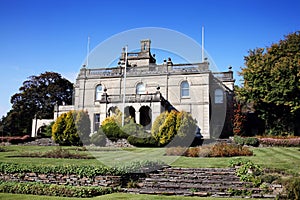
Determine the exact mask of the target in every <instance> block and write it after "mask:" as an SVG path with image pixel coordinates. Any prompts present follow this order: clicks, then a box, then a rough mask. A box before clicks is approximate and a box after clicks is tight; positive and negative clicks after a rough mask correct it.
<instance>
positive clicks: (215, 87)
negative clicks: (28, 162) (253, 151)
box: [33, 40, 234, 138]
mask: <svg viewBox="0 0 300 200" xmlns="http://www.w3.org/2000/svg"><path fill="white" fill-rule="evenodd" d="M150 44H151V41H150V40H142V41H141V49H140V52H135V53H131V52H129V53H127V59H126V55H125V54H126V53H125V51H123V52H122V53H121V56H120V60H119V63H118V66H116V67H113V68H98V69H89V68H86V67H85V66H83V67H82V68H81V69H80V72H79V74H78V77H77V79H76V83H75V86H74V91H75V92H74V105H73V106H71V107H70V106H69V108H68V109H75V110H87V111H88V114H89V116H90V120H91V130H92V132H95V131H97V130H98V128H99V125H100V124H101V122H102V121H103V120H104V119H105V118H106V117H107V116H109V115H110V114H111V112H112V111H113V110H114V108H116V107H117V108H119V109H120V110H121V111H123V110H124V104H123V100H124V99H123V97H124V96H123V94H124V91H125V90H126V91H125V114H126V115H127V116H128V115H130V116H132V117H133V118H134V119H135V121H136V122H137V123H139V124H142V125H143V126H144V127H145V129H150V128H151V125H152V123H153V121H154V120H155V118H156V117H157V116H158V115H159V114H160V113H162V112H164V111H165V110H171V109H176V110H178V111H181V110H184V111H187V112H189V113H191V114H192V116H193V117H194V118H195V119H196V120H197V122H198V126H199V128H200V129H201V134H202V136H203V137H204V138H216V137H219V136H220V134H221V132H222V131H223V134H226V131H228V130H227V129H228V127H230V124H228V123H229V121H230V120H229V119H230V113H232V112H231V109H232V107H231V106H230V105H231V101H232V96H233V88H234V79H233V72H232V71H231V70H230V69H229V71H227V72H217V73H214V72H212V71H210V70H209V63H208V62H203V63H184V64H175V63H172V60H171V58H169V59H168V60H167V61H166V60H165V61H164V62H163V64H160V65H159V64H156V59H155V57H154V56H153V55H152V54H151V48H150ZM125 60H127V63H126V64H127V65H126V68H125ZM125 69H126V75H125ZM125 76H126V79H125ZM124 81H125V82H126V83H125V86H126V87H124ZM124 88H126V89H125V90H124ZM65 108H66V107H65V106H59V110H57V109H55V113H54V118H56V117H57V116H58V115H59V114H61V113H62V112H66V111H67V110H68V109H65ZM57 112H58V113H57ZM126 115H125V116H126ZM33 124H34V123H33ZM229 129H230V128H229ZM33 130H35V129H34V128H33Z"/></svg>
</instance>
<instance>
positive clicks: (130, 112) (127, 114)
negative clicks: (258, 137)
mask: <svg viewBox="0 0 300 200" xmlns="http://www.w3.org/2000/svg"><path fill="white" fill-rule="evenodd" d="M127 117H130V118H132V119H133V121H134V122H135V109H134V107H132V106H127V107H125V118H127Z"/></svg>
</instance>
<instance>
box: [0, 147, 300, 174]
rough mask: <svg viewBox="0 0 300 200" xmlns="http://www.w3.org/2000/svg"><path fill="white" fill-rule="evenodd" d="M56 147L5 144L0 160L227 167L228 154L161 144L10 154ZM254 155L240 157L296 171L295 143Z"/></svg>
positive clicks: (299, 154)
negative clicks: (193, 153) (52, 154)
mask: <svg viewBox="0 0 300 200" xmlns="http://www.w3.org/2000/svg"><path fill="white" fill-rule="evenodd" d="M55 148H58V147H51V146H50V147H40V146H14V145H12V146H6V147H5V149H7V150H8V151H7V152H0V160H1V161H2V162H10V163H32V164H40V165H63V164H74V165H94V166H97V165H108V166H114V165H120V164H128V163H130V162H132V161H138V160H153V161H157V160H160V161H164V162H165V163H167V164H169V165H171V166H173V167H191V168H197V167H198V168H201V167H227V166H228V164H229V161H230V160H231V159H232V158H191V157H180V156H164V153H165V149H164V148H124V149H109V148H103V149H101V148H100V149H91V151H79V152H80V153H83V154H90V155H92V156H94V157H95V158H96V159H55V158H30V159H29V158H25V157H14V156H18V155H20V153H21V152H47V151H50V150H53V149H55ZM63 148H66V149H68V150H70V151H76V149H77V150H78V148H77V147H63ZM252 150H253V152H254V156H248V157H244V158H246V159H249V160H251V161H253V162H254V163H256V164H259V165H261V166H262V167H264V168H271V169H274V168H275V169H280V170H285V171H287V172H290V173H299V172H300V171H299V169H300V148H298V147H289V148H286V147H269V148H252Z"/></svg>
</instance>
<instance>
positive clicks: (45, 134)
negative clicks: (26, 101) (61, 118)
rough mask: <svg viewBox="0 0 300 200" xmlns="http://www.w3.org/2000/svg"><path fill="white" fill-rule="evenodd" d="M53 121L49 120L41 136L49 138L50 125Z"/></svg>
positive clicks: (50, 133) (50, 134) (50, 132)
mask: <svg viewBox="0 0 300 200" xmlns="http://www.w3.org/2000/svg"><path fill="white" fill-rule="evenodd" d="M53 124H54V122H51V123H50V124H49V125H47V126H46V127H45V128H44V129H43V131H42V132H41V137H46V138H49V137H51V136H52V126H53Z"/></svg>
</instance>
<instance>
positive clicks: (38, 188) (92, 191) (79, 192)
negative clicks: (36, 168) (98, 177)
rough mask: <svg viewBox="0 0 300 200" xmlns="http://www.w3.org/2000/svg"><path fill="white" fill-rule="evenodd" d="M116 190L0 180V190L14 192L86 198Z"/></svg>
mask: <svg viewBox="0 0 300 200" xmlns="http://www.w3.org/2000/svg"><path fill="white" fill-rule="evenodd" d="M116 190H117V189H113V188H104V187H85V186H80V187H77V186H66V185H55V184H42V183H35V182H27V183H19V182H11V181H0V192H5V193H14V194H33V195H47V196H63V197H78V198H86V197H94V196H99V195H104V194H110V193H112V192H114V191H116Z"/></svg>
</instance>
